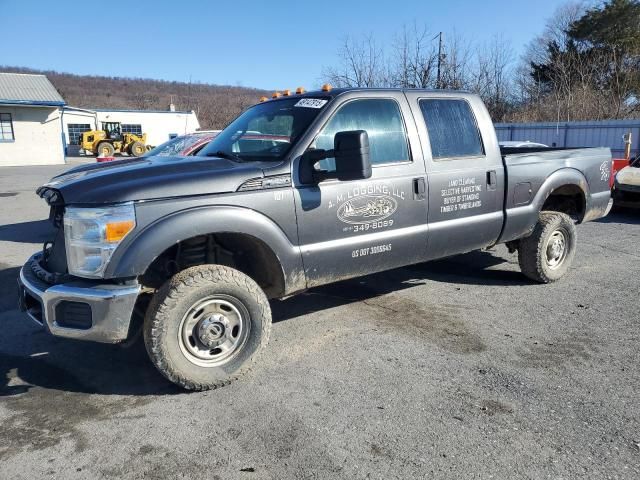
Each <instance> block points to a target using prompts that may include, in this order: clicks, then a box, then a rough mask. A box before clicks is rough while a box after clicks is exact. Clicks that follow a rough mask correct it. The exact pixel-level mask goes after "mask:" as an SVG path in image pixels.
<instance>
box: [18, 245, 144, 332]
mask: <svg viewBox="0 0 640 480" xmlns="http://www.w3.org/2000/svg"><path fill="white" fill-rule="evenodd" d="M38 257H39V254H36V255H34V256H32V257H31V258H30V259H29V260H28V261H27V263H25V265H24V266H23V267H22V269H21V270H20V277H19V278H18V285H19V289H20V298H19V306H20V309H21V310H22V311H24V312H26V313H27V315H29V317H30V318H31V319H33V320H34V321H35V322H36V323H38V324H39V325H40V326H43V327H46V328H47V329H48V330H49V332H51V334H52V335H55V336H58V337H67V338H76V339H80V340H89V341H94V342H103V343H118V342H121V341H124V340H126V339H127V336H128V335H129V324H130V323H131V315H132V313H133V307H134V305H135V303H136V299H137V298H138V294H139V293H140V285H138V284H137V283H134V284H128V285H116V284H109V283H105V284H100V283H96V282H91V281H89V280H82V279H74V280H72V281H69V282H66V283H62V284H57V285H50V284H48V283H46V282H44V281H43V280H41V279H40V278H38V277H37V276H36V274H35V273H34V271H33V269H32V263H33V262H36V261H37V258H38ZM78 312H79V314H78ZM71 316H73V321H71V320H72V319H71ZM79 317H82V320H83V321H84V323H83V324H82V325H79V324H78V323H79V322H78V321H77V318H79ZM74 323H75V325H73V324H74Z"/></svg>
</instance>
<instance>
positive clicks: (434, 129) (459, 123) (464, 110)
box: [419, 98, 484, 160]
mask: <svg viewBox="0 0 640 480" xmlns="http://www.w3.org/2000/svg"><path fill="white" fill-rule="evenodd" d="M419 105H420V110H421V112H422V116H423V118H424V121H425V123H426V125H427V132H428V134H429V142H430V144H431V155H432V157H433V159H434V160H447V159H456V158H465V157H469V158H472V157H483V156H484V147H483V144H482V138H481V136H480V131H479V129H478V124H477V122H476V118H475V115H474V114H473V111H472V110H471V106H470V105H469V103H468V102H467V101H466V100H462V99H442V98H437V99H436V98H429V99H421V100H419Z"/></svg>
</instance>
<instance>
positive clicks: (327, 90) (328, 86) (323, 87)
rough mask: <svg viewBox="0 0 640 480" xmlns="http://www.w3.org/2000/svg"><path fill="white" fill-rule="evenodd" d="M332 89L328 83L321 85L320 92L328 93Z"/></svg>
mask: <svg viewBox="0 0 640 480" xmlns="http://www.w3.org/2000/svg"><path fill="white" fill-rule="evenodd" d="M332 88H333V87H332V86H331V85H330V84H328V83H325V84H324V85H322V91H323V92H330V91H331V89H332Z"/></svg>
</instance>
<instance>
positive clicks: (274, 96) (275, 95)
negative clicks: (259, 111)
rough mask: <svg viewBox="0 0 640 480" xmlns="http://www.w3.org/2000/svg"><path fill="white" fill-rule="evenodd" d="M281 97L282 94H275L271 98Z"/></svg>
mask: <svg viewBox="0 0 640 480" xmlns="http://www.w3.org/2000/svg"><path fill="white" fill-rule="evenodd" d="M281 96H282V94H281V93H280V92H273V95H271V98H279V97H281Z"/></svg>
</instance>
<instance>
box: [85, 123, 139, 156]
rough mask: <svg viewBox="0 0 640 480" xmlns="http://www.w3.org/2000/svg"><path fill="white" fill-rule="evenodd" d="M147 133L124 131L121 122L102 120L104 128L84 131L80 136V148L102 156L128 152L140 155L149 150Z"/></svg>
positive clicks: (132, 154)
mask: <svg viewBox="0 0 640 480" xmlns="http://www.w3.org/2000/svg"><path fill="white" fill-rule="evenodd" d="M146 143H147V134H146V133H143V134H142V135H141V136H140V135H136V134H135V133H122V125H121V124H120V122H102V130H90V131H88V132H83V133H82V134H81V135H80V137H79V138H78V144H79V145H80V148H81V149H82V150H84V151H85V153H87V152H91V153H92V154H93V155H97V156H100V157H112V156H113V155H114V154H116V153H128V154H129V155H131V156H133V157H139V156H140V155H142V154H144V153H145V152H146V151H147V146H146Z"/></svg>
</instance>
